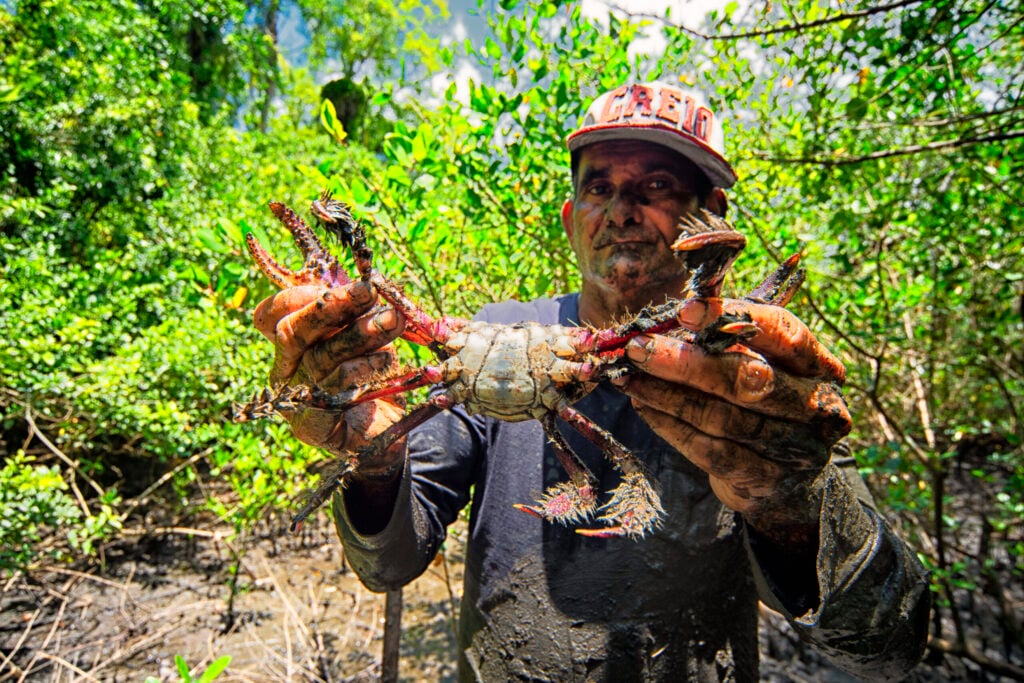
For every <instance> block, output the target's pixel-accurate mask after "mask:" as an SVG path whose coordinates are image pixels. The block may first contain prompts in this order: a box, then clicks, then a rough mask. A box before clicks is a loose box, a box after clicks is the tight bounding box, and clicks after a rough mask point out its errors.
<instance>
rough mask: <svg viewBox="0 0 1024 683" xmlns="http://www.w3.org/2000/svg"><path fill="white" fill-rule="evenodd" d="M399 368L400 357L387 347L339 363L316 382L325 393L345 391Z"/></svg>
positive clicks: (391, 348)
mask: <svg viewBox="0 0 1024 683" xmlns="http://www.w3.org/2000/svg"><path fill="white" fill-rule="evenodd" d="M397 366H398V357H397V355H396V354H395V350H394V348H393V347H391V346H387V347H384V348H383V349H380V350H379V351H375V352H373V353H368V354H366V355H364V356H359V357H358V358H352V359H350V360H346V361H343V362H341V363H338V364H337V365H336V366H335V367H334V368H332V369H331V371H330V372H329V373H328V374H327V375H325V376H323V377H320V378H317V379H316V380H315V382H316V385H317V386H318V387H320V388H321V389H323V390H324V391H329V392H337V391H345V390H348V389H351V388H353V387H355V386H356V385H360V384H366V383H367V382H368V381H370V380H371V379H372V378H374V377H379V376H380V375H382V374H383V373H385V372H387V371H389V370H391V369H392V368H395V367H397ZM297 374H298V373H296V375H297Z"/></svg>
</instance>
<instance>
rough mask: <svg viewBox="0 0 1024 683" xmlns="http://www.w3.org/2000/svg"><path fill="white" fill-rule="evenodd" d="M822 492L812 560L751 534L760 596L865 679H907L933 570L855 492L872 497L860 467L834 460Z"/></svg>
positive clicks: (918, 650)
mask: <svg viewBox="0 0 1024 683" xmlns="http://www.w3.org/2000/svg"><path fill="white" fill-rule="evenodd" d="M820 490H821V496H822V497H821V505H820V510H821V514H820V523H819V529H818V531H819V535H818V544H817V545H818V547H817V554H816V558H815V559H814V562H813V565H809V564H808V561H807V558H806V557H805V556H804V557H801V556H800V555H788V554H786V553H784V552H780V551H779V547H778V546H776V545H774V544H771V543H768V544H765V543H764V542H763V539H760V538H759V537H758V534H757V532H756V531H755V532H754V533H752V534H750V549H751V550H750V552H751V557H752V559H753V560H754V565H755V576H756V578H757V582H758V585H759V588H760V590H761V594H762V595H761V597H762V600H764V601H765V602H766V603H767V604H769V605H770V606H771V607H772V608H773V609H776V610H777V611H779V612H780V613H782V614H784V615H785V616H786V617H787V618H788V619H789V621H790V622H791V623H792V625H793V626H794V628H795V629H796V630H797V631H798V632H800V634H801V636H802V637H803V638H805V639H807V640H809V641H811V642H813V643H814V644H815V645H816V646H817V648H818V649H819V650H821V651H822V652H823V653H825V654H826V655H828V656H829V657H830V658H831V659H832V660H833V661H834V662H835V663H836V664H837V665H839V666H841V667H842V668H844V669H846V670H847V671H849V672H851V673H853V674H854V675H856V676H858V677H859V678H863V679H865V680H875V679H878V680H893V679H897V678H901V677H902V676H903V675H905V674H906V672H907V671H909V670H910V669H911V668H912V667H913V666H914V665H915V664H916V663H917V661H918V660H919V659H920V657H921V654H922V652H923V649H924V645H925V640H926V636H927V616H928V612H929V606H930V601H929V600H930V598H929V593H928V577H927V573H926V572H925V571H924V569H923V568H922V567H921V565H920V563H919V562H918V561H917V559H916V557H915V555H914V553H913V551H912V550H911V549H910V548H909V547H907V546H906V544H905V543H904V542H903V541H902V540H901V539H900V538H899V537H897V536H896V534H895V533H894V532H893V531H892V529H890V528H889V527H888V525H887V524H886V523H885V522H884V521H883V520H882V519H881V517H880V516H879V515H878V514H877V513H876V512H875V511H874V510H873V509H872V508H871V507H870V505H869V504H868V503H867V502H866V499H865V500H861V499H859V498H858V495H857V492H862V493H861V495H864V496H866V495H867V494H866V489H865V488H864V486H863V482H862V481H860V479H859V477H858V476H857V474H856V472H855V471H853V472H851V473H846V472H842V471H840V469H839V468H837V467H836V466H835V465H834V464H830V465H829V466H828V467H826V469H825V471H824V472H823V477H822V480H821V487H820ZM812 568H813V569H812ZM815 584H816V585H815Z"/></svg>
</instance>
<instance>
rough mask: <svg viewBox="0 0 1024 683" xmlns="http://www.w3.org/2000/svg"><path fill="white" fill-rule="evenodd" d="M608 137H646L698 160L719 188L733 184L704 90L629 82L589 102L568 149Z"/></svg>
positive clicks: (643, 138) (719, 133)
mask: <svg viewBox="0 0 1024 683" xmlns="http://www.w3.org/2000/svg"><path fill="white" fill-rule="evenodd" d="M606 140H645V141H647V142H654V143H657V144H659V145H664V146H665V147H668V148H669V149H672V150H674V151H676V152H679V153H680V154H682V155H683V156H684V157H686V158H687V159H689V160H690V161H692V162H693V163H695V164H696V165H697V166H698V167H699V168H700V169H701V170H702V171H704V173H705V174H706V175H707V177H708V179H709V180H711V183H712V185H714V186H715V187H721V188H723V189H724V188H729V187H732V186H733V184H735V182H736V172H735V171H734V170H733V169H732V166H730V165H729V162H728V161H726V160H725V156H724V154H725V136H724V135H723V134H722V128H721V126H719V125H718V121H716V120H715V113H714V111H712V109H711V107H709V106H708V104H707V100H705V98H704V96H703V95H701V94H700V93H698V92H696V91H693V90H684V89H682V88H678V87H676V86H674V85H669V84H668V83H661V82H657V81H655V82H652V83H627V84H626V85H622V86H619V87H618V88H616V89H615V90H612V91H611V92H606V93H604V94H603V95H601V96H600V97H598V98H597V99H596V100H594V101H593V103H591V105H590V107H589V108H588V109H587V114H586V116H585V117H584V118H583V125H582V126H580V129H579V130H577V131H576V132H574V133H572V134H570V135H569V137H568V138H567V139H566V144H567V145H568V147H569V151H570V152H575V151H576V150H578V149H580V148H582V147H585V146H586V145H592V144H594V143H595V142H604V141H606Z"/></svg>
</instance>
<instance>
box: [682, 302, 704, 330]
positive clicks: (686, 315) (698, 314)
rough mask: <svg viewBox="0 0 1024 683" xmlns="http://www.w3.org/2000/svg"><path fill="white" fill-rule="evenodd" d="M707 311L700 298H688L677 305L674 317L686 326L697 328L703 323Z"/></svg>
mask: <svg viewBox="0 0 1024 683" xmlns="http://www.w3.org/2000/svg"><path fill="white" fill-rule="evenodd" d="M707 313H708V305H707V302H705V301H704V300H702V299H690V300H689V301H687V302H686V303H684V304H683V305H682V306H680V307H679V310H678V312H677V313H676V318H677V319H678V320H679V322H680V323H681V324H682V325H683V326H684V327H688V328H698V327H700V326H701V325H702V324H703V323H704V318H705V317H706V316H707Z"/></svg>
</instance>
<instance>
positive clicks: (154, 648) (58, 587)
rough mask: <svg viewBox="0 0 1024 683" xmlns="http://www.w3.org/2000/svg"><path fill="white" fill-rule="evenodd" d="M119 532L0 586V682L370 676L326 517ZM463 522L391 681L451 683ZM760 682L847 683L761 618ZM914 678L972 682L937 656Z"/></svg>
mask: <svg viewBox="0 0 1024 683" xmlns="http://www.w3.org/2000/svg"><path fill="white" fill-rule="evenodd" d="M197 527H198V528H194V529H186V528H166V529H162V530H160V529H156V530H154V529H152V528H149V529H147V530H142V529H139V530H136V531H134V532H132V531H128V533H126V534H125V535H124V536H123V537H122V540H121V541H119V542H118V543H117V544H115V545H112V546H110V547H108V548H106V549H105V551H104V553H103V557H102V564H101V565H100V566H92V567H78V568H75V567H73V566H50V567H47V568H39V569H37V570H36V571H33V572H31V573H30V574H28V575H24V574H22V575H18V576H15V577H12V578H9V579H7V580H6V581H5V582H4V583H3V584H2V585H0V683H6V682H7V681H19V682H20V681H50V682H58V681H60V682H64V681H112V682H120V681H138V682H141V681H145V680H146V679H147V677H153V678H155V679H157V680H160V681H178V680H180V676H179V675H178V673H177V670H176V667H175V655H181V656H182V657H184V659H185V661H186V662H187V663H188V665H189V666H190V667H191V670H192V674H193V676H196V677H198V676H199V675H200V674H201V673H202V672H203V671H205V669H206V668H207V666H208V665H209V664H210V662H212V661H214V660H215V659H217V658H218V657H221V656H223V655H230V656H231V663H230V665H229V666H228V668H227V670H226V671H225V672H224V673H223V674H221V676H220V677H218V678H217V680H218V681H223V682H229V681H246V682H248V681H252V682H262V681H317V682H319V681H324V682H345V681H348V682H353V683H354V682H361V681H373V680H377V679H378V677H379V674H380V668H379V667H380V664H379V662H380V656H381V648H382V639H383V631H384V596H383V595H380V594H375V593H371V592H370V591H368V590H366V589H365V588H364V587H363V586H362V585H361V584H360V583H359V581H358V579H356V577H355V575H354V574H353V573H352V572H351V571H349V570H348V569H347V568H346V566H345V563H344V558H343V553H342V550H341V546H340V544H339V542H338V540H337V538H336V537H335V535H334V531H333V528H332V527H331V526H330V525H329V524H328V523H327V522H326V521H325V518H324V517H322V516H321V517H319V518H317V519H316V520H310V522H309V523H307V525H306V527H305V528H304V530H303V533H302V534H301V535H300V536H290V535H288V534H287V533H286V532H285V523H284V521H274V522H268V523H266V524H264V525H263V526H261V527H260V528H259V529H258V530H257V531H256V532H255V533H253V534H252V535H250V536H249V537H247V538H236V539H233V540H232V539H231V537H230V534H229V533H228V531H229V530H227V529H218V528H216V527H215V526H209V527H206V528H203V527H202V525H197ZM462 538H464V526H458V525H456V526H455V527H454V528H453V535H452V536H451V537H450V538H449V541H448V542H447V543H446V544H445V548H444V552H443V554H442V555H440V556H439V557H438V559H437V560H436V561H435V562H434V564H433V565H432V566H431V567H430V569H429V570H428V571H427V572H426V573H425V574H424V575H423V576H421V577H420V578H419V579H417V580H416V581H415V582H413V583H412V584H410V585H409V586H407V587H406V589H405V591H404V610H403V619H402V636H401V659H400V669H399V675H400V679H401V680H402V681H454V680H455V666H454V662H455V639H454V630H453V629H454V616H453V615H455V614H457V613H458V610H457V603H458V599H459V593H460V590H461V584H462V575H461V564H462V554H463V552H462V551H463V548H462V541H461V539H462ZM761 653H762V655H761V657H762V662H761V672H762V673H761V679H762V680H763V681H770V682H772V683H803V682H805V681H823V682H825V683H848V682H851V681H855V680H856V679H854V678H852V677H850V676H848V675H846V674H845V673H843V672H842V671H839V670H838V669H835V668H833V667H831V666H830V665H828V664H827V662H825V661H824V660H823V659H822V658H821V657H819V656H818V655H816V654H815V653H814V652H813V651H811V650H810V649H809V648H807V647H806V646H804V645H803V643H801V642H800V641H799V639H797V638H796V636H795V635H794V634H793V632H792V631H791V630H790V629H789V628H788V626H787V625H786V624H785V622H784V621H783V620H782V619H781V618H779V617H777V616H775V615H773V614H771V613H770V612H768V611H767V610H762V628H761ZM911 680H915V681H960V680H987V681H994V680H999V679H998V678H992V677H988V678H986V677H985V676H984V675H983V674H982V675H980V677H979V675H978V672H977V671H972V670H971V669H970V668H969V667H968V668H965V667H963V666H951V665H950V663H949V662H948V661H941V660H940V661H938V662H936V663H935V664H931V665H930V664H923V665H922V666H921V668H920V669H919V670H918V671H916V672H915V674H914V676H913V677H912V679H911Z"/></svg>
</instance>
